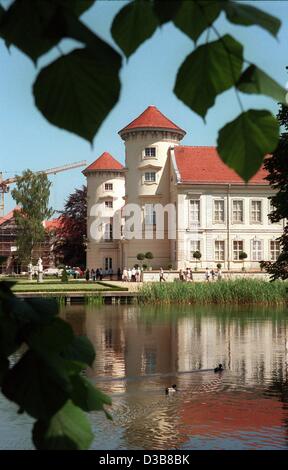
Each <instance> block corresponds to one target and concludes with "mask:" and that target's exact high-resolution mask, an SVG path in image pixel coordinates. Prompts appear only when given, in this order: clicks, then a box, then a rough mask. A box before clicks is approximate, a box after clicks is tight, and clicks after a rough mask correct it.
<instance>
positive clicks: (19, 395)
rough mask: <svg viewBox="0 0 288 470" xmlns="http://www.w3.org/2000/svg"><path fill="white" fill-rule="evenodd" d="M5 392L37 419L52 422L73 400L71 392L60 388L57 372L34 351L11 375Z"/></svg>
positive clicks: (6, 382)
mask: <svg viewBox="0 0 288 470" xmlns="http://www.w3.org/2000/svg"><path fill="white" fill-rule="evenodd" d="M2 392H3V394H4V395H5V396H6V397H7V398H9V400H12V401H14V402H15V403H17V404H18V405H19V406H20V408H21V409H24V410H25V411H26V412H27V413H29V414H30V415H31V416H33V417H34V418H37V419H38V418H42V419H48V418H49V417H50V416H52V415H53V414H55V413H56V412H57V411H58V410H59V409H60V408H62V406H63V405H64V403H65V402H66V401H67V399H68V398H69V395H68V394H67V392H65V390H63V388H62V387H60V386H59V385H58V383H57V377H55V376H53V371H51V370H50V369H49V368H48V367H46V365H45V363H44V362H43V361H41V360H40V359H39V358H38V357H37V356H36V355H35V354H34V353H33V352H31V351H28V352H26V353H25V354H24V356H23V357H22V358H21V359H20V361H18V362H17V363H16V365H15V366H14V367H13V368H12V369H10V370H9V372H7V374H6V375H5V378H4V383H3V385H2Z"/></svg>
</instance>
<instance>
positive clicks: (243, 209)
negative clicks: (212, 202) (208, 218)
mask: <svg viewBox="0 0 288 470" xmlns="http://www.w3.org/2000/svg"><path fill="white" fill-rule="evenodd" d="M235 202H240V203H241V204H242V220H234V203H235ZM244 206H245V204H244V199H241V198H233V199H232V204H231V212H232V213H231V222H232V224H236V225H237V224H244V220H245V219H244V216H245V213H244V212H245V208H244Z"/></svg>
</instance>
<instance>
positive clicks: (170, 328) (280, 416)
mask: <svg viewBox="0 0 288 470" xmlns="http://www.w3.org/2000/svg"><path fill="white" fill-rule="evenodd" d="M85 329H86V331H87V335H88V337H89V338H90V340H91V341H92V342H93V344H94V347H95V349H96V361H95V364H94V368H93V371H92V374H91V375H92V376H93V379H95V378H96V377H98V380H99V376H104V377H105V380H103V381H101V382H99V384H98V385H99V387H100V388H101V389H102V390H104V391H105V392H107V393H108V394H109V393H110V394H112V397H113V402H114V406H116V409H115V413H116V419H119V420H120V421H121V418H123V420H124V421H123V423H122V424H121V422H120V425H121V426H122V428H123V432H124V434H123V438H122V439H124V445H125V446H127V447H128V448H130V447H131V448H135V447H136V448H141V447H143V448H155V449H157V448H158V449H161V448H175V447H178V448H179V447H183V446H186V445H190V440H191V438H193V436H195V435H196V434H198V435H199V436H200V437H201V435H202V436H205V435H206V434H205V433H206V431H207V426H210V423H211V422H213V423H216V424H215V426H214V424H213V426H214V430H215V433H214V437H215V436H220V435H225V433H226V434H227V435H229V433H230V434H232V433H233V432H235V433H236V431H237V429H238V430H240V431H241V430H242V431H243V432H246V434H247V435H248V434H249V432H250V431H251V432H252V433H253V432H254V431H253V430H255V429H258V430H259V433H260V435H261V433H262V431H263V429H264V428H265V429H266V431H265V429H264V431H263V433H264V434H263V435H264V438H266V435H267V433H269V430H270V429H276V428H277V426H278V427H279V439H280V440H281V443H282V442H283V434H284V433H285V427H286V426H287V423H286V424H285V419H287V410H286V411H285V410H284V407H285V406H286V405H285V403H284V398H283V397H282V395H283V393H282V391H281V390H282V388H281V387H280V388H281V390H280V389H279V390H280V391H279V392H278V391H277V390H276V391H275V390H274V389H273V390H272V391H271V390H270V389H269V386H270V385H269V384H270V383H271V384H272V383H273V384H274V383H275V384H278V385H279V384H280V385H281V384H283V383H285V382H286V383H287V321H286V318H285V316H283V315H281V312H280V314H279V315H277V311H276V312H273V313H271V311H270V312H269V313H268V315H267V311H266V310H265V308H263V309H262V310H261V309H260V310H259V309H257V308H253V310H251V312H250V313H249V312H248V311H243V312H242V311H241V308H240V309H239V310H236V311H235V309H230V308H226V307H221V308H218V309H217V308H213V310H211V308H210V307H209V308H208V307H207V308H201V309H199V308H193V307H192V306H189V307H185V308H184V307H183V308H182V307H180V306H177V307H175V306H173V307H171V308H169V307H165V309H164V308H156V307H155V306H154V307H149V308H143V307H139V306H118V305H117V306H116V305H115V306H113V307H112V306H101V307H94V306H91V307H90V306H89V307H86V325H85ZM220 360H221V361H223V362H224V364H225V366H226V368H227V369H229V371H228V373H227V374H226V373H225V374H224V377H227V380H228V377H230V378H229V383H226V384H225V387H226V388H225V387H224V386H223V388H221V383H220V385H218V384H216V385H215V384H214V383H213V384H212V385H211V384H210V385H209V387H210V388H209V394H206V395H205V394H204V392H203V393H202V392H199V393H198V392H197V393H195V394H194V395H193V396H191V387H192V386H193V385H195V383H196V382H195V381H196V379H195V377H196V376H197V377H198V379H197V380H198V382H197V384H198V385H199V386H200V387H202V386H203V387H204V388H203V390H205V393H206V388H205V387H206V385H207V384H206V383H205V380H206V379H207V378H206V379H205V377H206V376H205V374H202V373H200V374H178V375H177V372H179V371H191V370H195V369H199V368H200V369H211V368H212V367H214V366H215V364H216V363H217V361H220ZM173 372H175V376H176V377H173V375H168V376H167V375H165V374H166V373H170V374H173ZM155 373H156V374H159V375H155V376H153V375H152V376H151V375H150V377H148V376H149V374H155ZM206 375H207V377H208V376H209V377H208V379H207V380H209V381H211V378H212V380H215V374H214V373H213V372H212V374H211V372H210V373H207V374H206ZM216 375H217V374H216ZM141 376H142V377H143V379H142V380H140V379H139V377H141ZM144 377H146V378H144ZM151 377H152V378H151ZM172 377H173V380H176V381H177V384H179V387H180V389H181V394H180V393H179V395H178V396H177V398H176V400H171V401H170V400H169V399H168V400H167V399H166V398H167V397H165V395H164V387H165V386H166V385H165V384H167V383H170V381H171V380H172ZM117 378H118V379H119V380H117ZM110 379H111V380H110ZM198 385H197V386H198ZM278 385H277V386H278ZM273 386H274V385H273ZM153 387H154V388H153ZM217 387H218V388H217ZM243 387H244V388H245V392H244V393H243ZM151 388H152V390H151ZM274 388H275V386H274ZM200 390H202V389H200ZM265 390H268V392H267V394H265ZM247 392H249V393H248V394H247ZM233 394H234V395H233ZM281 394H282V395H281ZM204 395H205V397H204ZM219 396H220V397H221V400H220V401H221V409H218V405H219ZM283 396H284V395H283ZM285 397H286V398H287V395H285ZM286 398H285V400H286ZM223 400H224V401H223ZM224 403H225V409H224V408H223V406H224ZM117 406H118V408H117ZM266 408H267V410H268V411H267V410H266ZM268 408H269V409H268ZM285 416H286V418H285ZM225 417H226V418H227V420H226V418H225ZM224 418H225V419H224ZM225 421H227V422H225ZM116 422H117V421H116ZM253 423H254V424H253ZM253 426H254V427H253ZM283 427H284V428H283ZM211 429H212V428H211ZM211 429H210V432H211V433H212V434H213V432H212V431H211ZM267 429H268V431H267ZM277 432H278V431H277ZM265 433H266V434H265ZM212 434H211V435H212ZM264 438H263V439H264ZM268 440H269V436H268Z"/></svg>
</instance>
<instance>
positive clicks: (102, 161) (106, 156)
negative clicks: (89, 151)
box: [82, 152, 124, 175]
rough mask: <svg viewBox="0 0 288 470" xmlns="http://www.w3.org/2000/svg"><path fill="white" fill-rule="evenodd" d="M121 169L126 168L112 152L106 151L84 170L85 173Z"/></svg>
mask: <svg viewBox="0 0 288 470" xmlns="http://www.w3.org/2000/svg"><path fill="white" fill-rule="evenodd" d="M115 170H116V171H119V170H124V166H123V165H122V164H121V163H120V162H118V161H117V160H116V159H115V158H114V157H112V155H110V153H108V152H104V153H102V155H100V157H98V158H97V160H95V161H94V162H93V163H91V165H89V166H87V168H85V170H83V171H82V173H84V175H85V174H86V172H89V171H115Z"/></svg>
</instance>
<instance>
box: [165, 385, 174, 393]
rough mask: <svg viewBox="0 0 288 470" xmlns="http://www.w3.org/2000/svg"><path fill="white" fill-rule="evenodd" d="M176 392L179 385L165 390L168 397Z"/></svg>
mask: <svg viewBox="0 0 288 470" xmlns="http://www.w3.org/2000/svg"><path fill="white" fill-rule="evenodd" d="M175 392H177V385H176V384H173V385H172V386H171V387H167V388H166V389H165V393H166V395H171V394H172V393H175Z"/></svg>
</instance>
